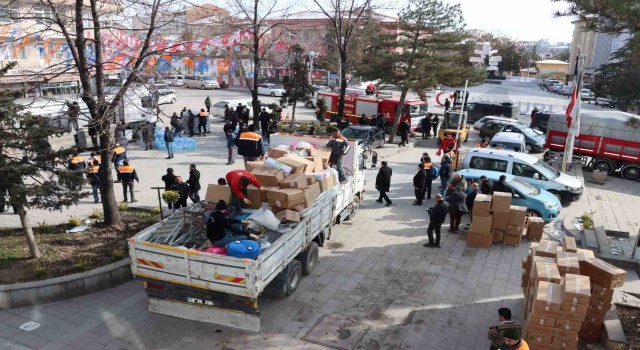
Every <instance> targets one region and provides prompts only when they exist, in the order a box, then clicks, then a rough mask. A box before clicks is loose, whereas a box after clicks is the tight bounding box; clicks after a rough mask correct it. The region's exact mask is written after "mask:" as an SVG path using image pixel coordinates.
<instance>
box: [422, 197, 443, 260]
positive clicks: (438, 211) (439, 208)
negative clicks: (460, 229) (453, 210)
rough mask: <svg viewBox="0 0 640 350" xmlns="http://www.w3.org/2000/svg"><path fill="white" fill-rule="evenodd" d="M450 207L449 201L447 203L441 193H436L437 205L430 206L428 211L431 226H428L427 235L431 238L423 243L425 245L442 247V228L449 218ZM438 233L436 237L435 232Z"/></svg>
mask: <svg viewBox="0 0 640 350" xmlns="http://www.w3.org/2000/svg"><path fill="white" fill-rule="evenodd" d="M448 209H449V203H447V202H446V201H445V200H444V199H443V198H442V195H441V194H440V193H438V194H436V205H434V206H433V207H431V208H429V209H428V210H427V212H428V213H429V226H427V237H428V238H429V242H428V243H425V244H423V246H425V247H428V248H440V228H441V227H442V224H443V223H444V220H445V219H446V218H447V212H448ZM434 231H435V233H436V237H435V239H434V237H433V233H434Z"/></svg>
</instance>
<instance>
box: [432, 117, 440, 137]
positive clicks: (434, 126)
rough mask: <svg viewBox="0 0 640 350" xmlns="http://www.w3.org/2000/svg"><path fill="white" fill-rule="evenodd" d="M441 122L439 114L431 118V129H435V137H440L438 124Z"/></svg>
mask: <svg viewBox="0 0 640 350" xmlns="http://www.w3.org/2000/svg"><path fill="white" fill-rule="evenodd" d="M439 122H440V118H438V115H437V114H434V115H433V118H431V129H433V137H436V138H437V137H438V123H439Z"/></svg>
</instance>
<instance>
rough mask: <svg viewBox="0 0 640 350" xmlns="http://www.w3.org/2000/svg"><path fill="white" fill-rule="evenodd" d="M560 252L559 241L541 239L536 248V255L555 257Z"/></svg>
mask: <svg viewBox="0 0 640 350" xmlns="http://www.w3.org/2000/svg"><path fill="white" fill-rule="evenodd" d="M557 254H558V242H554V241H547V240H544V239H543V240H541V241H540V243H538V247H537V248H536V255H539V256H546V257H549V258H554V259H555V257H556V255H557Z"/></svg>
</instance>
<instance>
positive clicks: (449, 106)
mask: <svg viewBox="0 0 640 350" xmlns="http://www.w3.org/2000/svg"><path fill="white" fill-rule="evenodd" d="M449 108H451V101H449V99H448V98H446V99H445V100H444V111H445V113H446V112H447V111H448V110H449Z"/></svg>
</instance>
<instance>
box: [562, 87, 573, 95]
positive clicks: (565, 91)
mask: <svg viewBox="0 0 640 350" xmlns="http://www.w3.org/2000/svg"><path fill="white" fill-rule="evenodd" d="M559 94H560V95H562V96H571V94H573V86H572V85H565V86H563V87H562V89H560V91H559Z"/></svg>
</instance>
